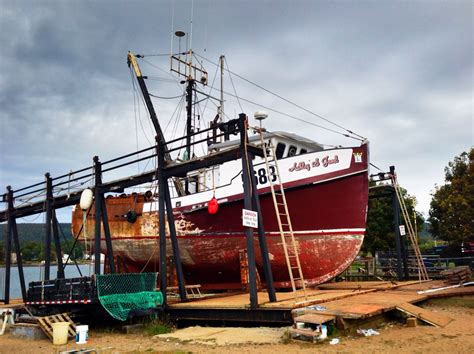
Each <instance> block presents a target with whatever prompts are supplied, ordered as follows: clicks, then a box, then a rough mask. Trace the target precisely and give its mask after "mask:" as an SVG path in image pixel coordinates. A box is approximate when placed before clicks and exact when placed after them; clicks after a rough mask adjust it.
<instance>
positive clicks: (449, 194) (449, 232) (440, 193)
mask: <svg viewBox="0 0 474 354" xmlns="http://www.w3.org/2000/svg"><path fill="white" fill-rule="evenodd" d="M473 161H474V148H471V150H470V151H469V153H468V152H463V153H462V154H461V155H459V156H456V157H454V160H453V161H450V162H449V163H448V166H446V167H445V169H444V172H445V184H444V185H442V186H435V192H434V193H433V194H432V196H433V199H432V200H431V205H430V212H429V222H430V223H431V233H432V234H433V236H435V237H436V238H438V239H441V240H445V241H447V242H448V243H449V244H450V245H453V246H454V245H455V246H460V245H461V243H463V242H466V241H474V163H473Z"/></svg>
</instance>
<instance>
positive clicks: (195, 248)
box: [72, 51, 369, 289]
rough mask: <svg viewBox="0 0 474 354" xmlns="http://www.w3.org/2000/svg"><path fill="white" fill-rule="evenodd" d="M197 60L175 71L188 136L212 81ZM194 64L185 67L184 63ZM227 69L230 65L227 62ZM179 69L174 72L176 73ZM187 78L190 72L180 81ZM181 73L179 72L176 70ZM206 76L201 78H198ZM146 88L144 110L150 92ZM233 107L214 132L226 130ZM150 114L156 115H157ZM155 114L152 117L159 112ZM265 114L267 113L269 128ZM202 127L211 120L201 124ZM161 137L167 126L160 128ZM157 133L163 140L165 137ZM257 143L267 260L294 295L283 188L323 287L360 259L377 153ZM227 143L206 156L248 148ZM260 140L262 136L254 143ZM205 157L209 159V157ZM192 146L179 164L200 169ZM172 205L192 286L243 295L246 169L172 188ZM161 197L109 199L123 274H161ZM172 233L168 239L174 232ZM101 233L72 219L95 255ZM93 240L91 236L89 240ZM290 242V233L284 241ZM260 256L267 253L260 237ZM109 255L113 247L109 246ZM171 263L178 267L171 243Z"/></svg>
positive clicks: (314, 276) (300, 252) (310, 266)
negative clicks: (278, 192) (200, 95)
mask: <svg viewBox="0 0 474 354" xmlns="http://www.w3.org/2000/svg"><path fill="white" fill-rule="evenodd" d="M192 54H193V53H192V51H188V52H184V53H182V54H179V55H172V56H171V60H172V62H173V61H175V62H177V63H178V65H179V64H180V65H182V67H183V69H175V70H174V71H175V72H177V73H178V74H182V76H183V78H184V79H185V80H183V83H187V85H186V90H185V93H184V95H185V96H186V100H187V101H186V102H187V131H188V132H193V131H195V130H196V127H193V126H192V122H193V121H194V118H195V117H194V116H193V114H194V113H193V109H192V107H193V97H194V91H195V88H196V86H197V85H200V84H204V85H205V84H207V83H208V79H207V72H205V71H204V70H203V69H202V68H201V67H198V66H196V65H193V64H192V63H191V60H190V59H189V58H191V57H192ZM182 55H184V56H185V58H183V56H182ZM137 57H139V56H134V55H133V54H131V53H129V63H130V62H132V67H133V69H134V70H135V74H136V75H137V77H138V78H139V79H142V75H141V72H140V71H139V69H138V67H136V65H135V62H136V58H137ZM221 59H222V58H221ZM172 68H173V66H172ZM181 70H184V71H183V72H181ZM172 71H173V69H172ZM197 76H201V77H200V78H198V77H197ZM142 83H143V79H142V80H139V84H140V87H141V89H142V93H143V94H144V96H145V101H147V103H148V104H149V102H148V101H149V96H148V97H147V95H148V91H147V90H146V87H143V85H142ZM223 102H224V100H223V99H221V105H220V106H219V109H218V114H217V116H216V118H214V120H213V122H211V125H212V124H216V121H218V120H224V119H225V117H224V115H223V112H222V106H223ZM148 109H149V111H150V114H152V113H154V109H153V107H150V106H149V107H148ZM152 111H153V112H152ZM265 117H266V114H262V113H261V112H258V113H257V114H256V118H257V119H259V120H260V122H262V118H265ZM200 119H202V117H200ZM154 124H155V128H156V124H159V123H158V122H154ZM160 129H161V128H160V127H158V131H160V132H161V130H160ZM248 132H249V134H250V135H249V138H248V143H249V144H253V145H254V146H257V147H261V148H263V149H265V151H268V152H269V156H270V157H268V156H266V157H259V156H256V157H255V158H254V161H253V166H254V175H255V182H256V186H257V191H258V195H259V199H260V207H261V212H262V219H263V223H264V230H265V238H266V242H267V245H268V256H269V259H270V264H271V270H272V273H273V280H274V285H275V287H277V288H290V287H291V281H290V280H291V279H290V278H291V275H290V274H289V270H288V255H285V247H284V245H283V244H282V243H283V242H284V240H283V241H282V236H284V235H282V226H281V225H282V223H286V222H287V221H282V220H281V218H280V217H279V216H278V212H276V210H277V209H275V198H274V196H275V190H274V188H273V186H274V184H278V185H280V186H281V187H282V188H283V189H284V194H285V205H286V207H287V210H288V214H289V218H291V222H290V221H288V223H290V224H291V230H290V231H288V232H291V233H292V236H293V237H294V244H295V247H296V250H297V256H298V257H299V262H300V267H301V271H302V274H303V277H304V280H302V281H304V282H305V284H306V286H315V285H317V284H320V283H323V282H325V281H328V280H330V279H332V278H334V277H335V276H337V275H338V274H340V273H341V272H343V271H344V270H345V269H346V268H347V267H348V266H349V265H350V264H351V263H352V262H353V260H354V259H355V257H356V256H357V254H358V252H359V250H360V248H361V245H362V242H363V240H364V233H365V228H366V217H367V203H368V166H369V145H368V142H367V141H366V140H364V139H361V141H360V143H359V144H357V146H348V147H341V146H337V147H327V146H324V145H322V144H319V143H318V142H316V141H315V140H313V139H310V138H305V137H302V136H299V135H296V134H292V133H289V132H283V131H273V132H272V131H270V130H268V129H263V128H262V127H261V126H260V128H258V127H251V126H249V129H248ZM226 133H228V134H226V135H225V137H224V138H221V139H216V138H215V137H214V136H212V135H211V136H208V137H207V139H205V140H206V141H205V142H203V145H204V147H205V148H206V149H207V151H206V152H205V154H213V153H216V152H219V151H221V152H222V151H225V150H226V149H232V148H234V147H236V146H239V145H240V143H241V142H240V140H237V139H233V135H232V132H226ZM252 133H254V134H252ZM205 154H204V155H205ZM198 158H199V157H197V156H195V150H194V151H193V150H192V149H191V142H190V141H187V144H186V146H185V147H184V153H182V154H181V155H176V156H174V157H171V156H168V159H169V160H170V161H171V162H172V161H173V160H192V159H198ZM170 188H171V190H172V191H171V194H172V196H171V205H172V208H173V215H174V218H175V227H176V233H177V239H178V245H179V250H180V254H181V262H182V267H183V273H184V278H185V282H186V284H200V285H201V286H202V288H204V289H206V288H207V289H236V288H241V287H242V257H244V256H245V252H246V247H247V246H246V238H245V234H244V227H243V224H242V218H243V214H242V209H243V206H244V190H243V184H242V163H241V161H239V160H234V161H228V162H225V163H222V164H219V165H215V166H212V167H209V168H204V169H200V170H195V171H192V172H189V173H187V175H186V176H184V177H182V178H179V179H174V180H173V182H172V183H170ZM158 193H159V191H158V190H157V188H156V185H155V187H154V185H153V183H152V184H151V185H150V187H149V190H146V191H140V192H134V193H123V194H121V195H110V196H108V197H107V198H106V209H107V215H108V224H109V227H110V232H111V239H112V243H113V251H114V256H115V257H116V263H117V264H119V265H120V267H121V271H127V272H143V271H156V270H157V268H158V265H159V252H158V248H159V243H158V240H159V218H158V197H157V196H158ZM168 226H169V225H167V230H168ZM93 229H94V207H93V206H92V207H91V210H90V211H89V212H87V213H86V211H85V210H82V209H81V208H80V207H79V205H77V206H76V207H75V208H74V209H73V215H72V232H73V234H74V235H79V237H80V239H81V241H82V242H83V243H84V244H85V245H86V248H87V249H89V250H92V248H93V242H90V241H91V240H90V237H89V238H88V237H87V230H93ZM89 232H90V231H89ZM283 233H284V232H283ZM254 247H255V248H256V249H258V248H259V243H258V240H257V237H256V236H255V240H254ZM101 249H102V250H103V253H106V252H105V249H106V242H105V240H101ZM167 255H168V256H169V261H170V262H172V251H171V244H170V242H169V239H168V245H167ZM256 267H257V272H258V274H259V275H260V279H263V282H264V269H263V264H262V259H261V256H260V253H259V252H256Z"/></svg>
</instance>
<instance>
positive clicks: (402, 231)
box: [399, 225, 407, 236]
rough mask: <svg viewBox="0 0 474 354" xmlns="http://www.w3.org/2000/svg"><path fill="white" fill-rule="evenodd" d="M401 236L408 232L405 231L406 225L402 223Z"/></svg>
mask: <svg viewBox="0 0 474 354" xmlns="http://www.w3.org/2000/svg"><path fill="white" fill-rule="evenodd" d="M399 228H400V236H405V235H406V234H407V233H406V232H405V225H400V226H399Z"/></svg>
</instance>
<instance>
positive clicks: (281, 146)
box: [275, 143, 286, 159]
mask: <svg viewBox="0 0 474 354" xmlns="http://www.w3.org/2000/svg"><path fill="white" fill-rule="evenodd" d="M285 149H286V145H285V144H283V143H278V144H277V148H276V150H275V154H276V157H277V159H281V158H282V157H283V153H284V152H285Z"/></svg>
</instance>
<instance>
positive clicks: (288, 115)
mask: <svg viewBox="0 0 474 354" xmlns="http://www.w3.org/2000/svg"><path fill="white" fill-rule="evenodd" d="M225 94H226V95H229V96H232V97H235V98H237V96H235V95H232V94H231V93H229V92H225ZM240 99H241V100H242V101H244V102H247V103H250V104H253V105H255V106H258V107H261V108H265V109H267V110H269V111H272V112H275V113H278V114H281V115H283V116H286V117H288V118H292V119H295V120H299V121H301V122H304V123H306V124H309V125H312V126H315V127H317V128H321V129H324V130H327V131H330V132H333V133H335V134H340V135H342V136H345V137H346V138H350V139H354V140H359V141H363V139H360V138H356V137H353V136H350V135H348V134H344V133H341V132H339V131H337V130H334V129H331V128H328V127H324V126H322V125H319V124H316V123H313V122H310V121H308V120H305V119H302V118H299V117H296V116H293V115H291V114H288V113H285V112H282V111H279V110H276V109H274V108H270V107H268V106H265V105H262V104H260V103H257V102H254V101H251V100H248V99H246V98H242V97H240Z"/></svg>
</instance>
